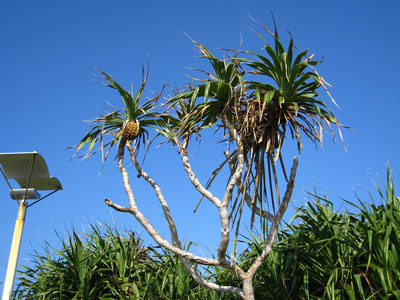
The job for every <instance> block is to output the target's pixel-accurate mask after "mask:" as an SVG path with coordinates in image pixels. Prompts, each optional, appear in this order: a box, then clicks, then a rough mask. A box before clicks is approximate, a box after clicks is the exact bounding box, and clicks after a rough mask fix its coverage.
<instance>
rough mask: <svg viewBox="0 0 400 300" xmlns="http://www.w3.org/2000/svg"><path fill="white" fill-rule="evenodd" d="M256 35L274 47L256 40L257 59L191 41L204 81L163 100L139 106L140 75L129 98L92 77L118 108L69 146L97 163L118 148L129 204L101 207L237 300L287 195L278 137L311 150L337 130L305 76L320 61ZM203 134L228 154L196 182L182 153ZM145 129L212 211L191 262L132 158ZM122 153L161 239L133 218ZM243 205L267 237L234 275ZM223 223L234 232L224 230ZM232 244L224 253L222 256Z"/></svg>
mask: <svg viewBox="0 0 400 300" xmlns="http://www.w3.org/2000/svg"><path fill="white" fill-rule="evenodd" d="M264 28H265V29H266V30H267V31H268V32H269V33H270V34H271V35H272V38H273V42H274V47H271V46H270V45H269V44H268V43H267V42H266V44H265V47H264V49H265V53H264V54H257V53H254V52H251V51H245V50H238V51H228V52H227V53H228V54H229V53H231V54H232V53H233V55H231V56H228V57H227V58H225V59H219V58H217V57H216V56H214V55H213V54H212V53H211V52H210V51H209V50H208V49H207V48H206V47H204V46H203V45H201V44H199V43H197V42H194V44H195V45H196V47H197V49H198V51H199V52H200V53H201V55H202V56H203V57H204V58H206V59H207V60H208V61H209V62H210V63H211V66H212V71H211V72H208V71H203V73H205V74H206V75H207V77H206V78H205V79H199V80H198V81H195V82H194V83H192V84H189V85H188V86H186V87H183V88H181V89H178V90H177V91H175V92H174V93H173V95H172V96H170V97H169V98H167V101H166V102H165V103H158V100H159V99H160V95H161V93H160V95H158V96H156V97H154V98H152V99H150V100H148V101H145V102H144V103H143V104H141V105H139V103H141V101H142V99H141V96H142V93H143V90H144V87H145V83H146V79H147V72H146V75H145V76H144V79H143V81H142V85H141V87H140V89H139V91H138V92H137V94H136V95H135V96H134V95H133V93H132V94H130V93H129V92H128V91H126V90H125V89H124V88H122V87H121V86H120V85H119V84H118V83H117V82H116V81H115V80H114V79H113V78H112V77H111V76H109V75H107V74H106V73H103V72H101V74H102V76H103V78H104V79H105V81H106V85H108V86H110V87H112V88H114V89H116V90H117V91H118V92H119V94H120V95H121V96H122V99H123V102H124V104H125V107H124V108H122V109H121V110H117V111H113V112H109V113H108V114H106V115H103V116H101V117H99V118H97V119H95V120H93V124H92V127H91V130H90V132H89V133H88V134H87V135H86V136H85V137H84V138H83V139H82V140H81V142H80V143H79V144H78V145H77V146H76V147H77V151H80V150H81V149H82V148H83V147H84V146H85V145H88V148H87V152H86V154H85V157H87V156H89V155H91V154H93V153H96V152H97V151H101V152H103V153H104V149H105V148H106V147H109V148H108V150H106V154H104V156H103V157H104V158H107V155H108V153H109V151H110V149H111V148H112V147H113V146H114V145H116V144H118V167H119V170H120V172H121V175H122V180H123V183H124V188H125V191H126V194H127V197H128V203H129V205H128V206H121V205H119V204H116V203H114V202H112V201H111V200H109V199H106V200H105V202H106V204H107V205H108V206H110V207H112V208H114V209H116V210H117V211H121V212H127V213H131V214H132V215H134V216H135V218H136V219H137V220H138V221H139V222H140V224H141V225H142V226H143V227H144V228H145V229H146V231H147V232H148V233H149V234H150V236H151V237H152V238H153V239H154V240H155V241H156V242H157V243H158V245H160V246H161V247H163V248H165V249H167V250H169V251H172V252H173V253H175V254H177V255H178V256H179V258H180V260H181V262H182V264H183V265H184V267H185V268H186V270H187V271H188V272H189V273H190V274H191V275H192V276H193V278H194V279H195V280H196V281H197V282H198V283H199V284H201V285H203V286H205V287H208V288H210V289H213V290H216V291H219V292H229V293H233V294H236V295H238V296H240V297H241V298H242V299H254V291H253V285H252V281H253V278H254V276H255V274H256V272H257V270H258V268H259V267H260V265H261V264H262V263H263V262H264V261H265V259H266V258H267V256H268V254H269V253H270V251H271V248H272V246H273V243H274V241H275V240H276V236H277V232H278V227H279V224H280V222H281V219H282V217H283V215H284V213H285V210H286V208H287V206H288V203H289V201H290V199H291V196H292V192H293V188H294V181H295V176H296V171H297V165H298V160H297V158H296V157H294V159H293V165H292V167H291V171H290V172H287V171H286V168H285V166H284V164H283V161H284V160H283V158H282V151H281V150H282V147H283V145H284V141H285V138H286V137H287V136H289V138H292V139H295V140H296V141H297V145H298V149H299V151H300V148H301V147H302V137H303V136H305V137H306V138H308V139H309V140H311V141H312V142H314V143H317V142H318V143H319V142H320V143H322V134H323V131H324V125H327V126H328V128H329V129H330V131H331V132H332V134H333V131H332V125H336V126H337V128H338V130H339V133H340V127H341V126H342V125H340V124H339V123H338V121H337V120H336V117H335V116H334V114H333V113H332V112H331V110H330V108H329V107H328V105H327V104H325V102H323V101H322V100H321V99H320V98H319V94H318V93H319V90H321V89H322V90H323V89H325V90H326V91H327V88H326V85H327V84H326V82H325V81H324V80H323V78H322V77H321V76H320V75H319V74H318V73H317V70H316V69H315V67H316V66H317V65H318V64H319V63H320V61H314V60H312V56H307V51H303V52H300V53H298V54H297V55H295V53H294V52H295V49H294V43H293V40H292V38H291V39H290V42H289V46H288V49H287V51H285V50H284V48H283V46H282V44H281V42H280V40H279V37H278V33H277V30H276V28H275V33H272V32H270V31H269V30H268V29H267V28H266V27H264ZM328 95H329V93H328ZM137 127H139V129H138V128H137ZM207 128H215V129H216V130H217V131H218V132H219V133H221V140H224V141H226V143H227V145H228V148H227V151H225V152H224V156H223V158H222V160H221V165H219V166H218V167H217V169H216V170H215V171H214V172H212V174H211V176H210V180H209V182H208V183H207V184H203V183H202V182H201V181H200V180H199V178H198V177H197V176H196V173H195V171H194V170H193V168H192V166H191V164H190V160H189V156H188V149H189V145H190V140H191V138H192V137H193V136H198V135H201V134H202V132H203V130H205V129H207ZM147 129H149V130H150V129H153V130H154V134H155V135H156V136H160V137H161V138H164V139H166V140H168V141H169V142H171V143H172V144H173V145H175V146H176V148H177V150H178V152H179V154H180V157H181V160H182V165H183V168H184V170H185V171H186V173H187V175H188V178H189V180H190V182H191V183H192V184H193V186H194V188H195V189H196V190H197V191H198V192H199V193H200V196H201V198H205V199H207V200H208V201H210V203H211V204H212V205H213V206H214V207H215V208H216V209H217V210H218V212H219V218H220V227H221V228H220V232H221V235H220V240H219V245H218V250H217V253H216V255H215V256H213V257H202V256H198V255H195V254H193V253H190V252H188V251H187V250H185V249H184V248H183V247H182V245H181V242H180V239H179V235H178V230H177V228H176V225H175V222H174V219H173V217H172V213H171V212H170V209H169V206H168V202H167V200H166V199H165V198H164V194H163V192H162V190H161V187H160V186H159V185H158V184H157V182H156V181H155V180H154V179H153V178H152V177H151V176H150V175H149V174H148V173H147V172H145V170H144V169H143V166H142V164H141V163H139V161H138V159H137V150H138V149H140V148H141V147H146V149H147V146H148V144H149V142H150V141H152V140H153V139H150V136H149V131H147ZM132 131H133V133H132ZM135 132H137V135H136V133H135ZM107 137H109V138H108V139H107ZM95 144H99V148H98V149H97V150H95V149H94V145H95ZM125 149H128V152H129V156H130V159H131V161H132V162H133V164H134V166H135V168H136V170H137V172H138V176H139V177H142V178H143V179H144V180H145V181H147V182H148V183H149V184H150V186H151V187H152V188H153V189H154V191H155V194H156V196H157V199H158V201H159V203H160V205H161V208H162V210H163V213H164V217H165V220H166V222H167V224H168V227H169V230H170V234H171V236H170V238H166V237H163V236H161V235H160V234H159V232H158V231H157V229H156V228H154V227H153V225H152V224H151V223H150V221H149V220H148V219H147V218H146V217H145V216H144V215H143V213H142V212H141V211H140V209H139V207H138V205H137V201H136V198H135V196H134V192H133V189H132V187H131V185H130V183H129V174H128V172H127V170H126V168H125V166H124V152H125ZM278 165H280V166H281V168H282V170H283V172H282V173H283V177H284V179H285V180H286V190H285V192H283V193H281V192H280V190H279V182H282V180H281V181H279V178H278V172H277V166H278ZM223 168H226V169H227V170H228V173H226V172H225V174H228V178H227V184H226V186H225V188H224V190H223V193H222V194H223V196H222V198H220V197H218V196H216V194H214V193H213V192H211V190H210V189H209V187H210V185H211V183H212V182H213V180H214V178H215V177H216V176H217V175H218V174H222V172H220V171H221V170H222V169H223ZM221 176H222V175H221ZM281 185H282V183H281ZM139 201H140V200H139ZM246 207H248V208H249V209H250V211H251V218H250V220H249V221H250V224H253V222H254V220H255V216H256V215H257V216H258V217H259V219H260V220H261V221H262V222H264V223H263V224H267V226H266V228H268V231H267V234H266V236H265V246H264V249H263V250H262V252H261V254H260V255H259V256H258V257H257V258H256V259H255V260H254V261H253V262H252V264H251V265H250V267H248V268H247V269H243V268H241V266H240V265H238V264H237V262H236V254H235V245H236V241H237V236H238V234H239V228H240V222H241V221H240V220H241V219H242V218H241V217H242V212H243V211H244V210H245V208H246ZM205 225H206V224H205ZM232 226H236V229H235V231H234V232H233V233H232V232H231V228H232ZM232 239H233V240H234V242H233V246H232V248H231V249H232V250H233V251H232V254H231V256H229V255H228V249H229V246H230V245H231V244H232V243H231V240H232ZM197 265H206V266H216V267H222V268H225V269H227V270H229V271H231V272H232V273H233V274H234V275H235V276H237V277H238V278H239V279H240V280H241V282H242V285H241V286H240V287H238V286H222V285H218V284H216V283H215V282H213V281H211V280H207V279H206V278H204V277H203V276H202V275H204V273H202V272H201V271H199V270H198V269H197V267H196V266H197Z"/></svg>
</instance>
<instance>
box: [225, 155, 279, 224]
mask: <svg viewBox="0 0 400 300" xmlns="http://www.w3.org/2000/svg"><path fill="white" fill-rule="evenodd" d="M224 155H225V157H226V158H227V159H229V157H230V156H229V153H228V151H225V152H224ZM229 168H230V170H231V173H233V171H234V170H233V168H234V162H233V157H231V158H230V159H229ZM236 186H237V188H238V189H239V188H240V182H238V183H236ZM240 193H242V194H243V193H244V201H245V202H246V204H247V206H248V207H249V208H250V209H253V204H252V203H251V202H252V199H251V197H250V196H249V194H247V192H246V191H244V190H243V188H241V189H240ZM255 213H256V214H257V215H258V216H260V217H262V218H266V219H267V220H268V221H270V222H273V221H274V218H275V217H274V215H273V214H271V213H270V212H268V211H266V210H262V209H260V208H259V207H257V206H256V207H255Z"/></svg>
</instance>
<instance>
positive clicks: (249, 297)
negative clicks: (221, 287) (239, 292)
mask: <svg viewBox="0 0 400 300" xmlns="http://www.w3.org/2000/svg"><path fill="white" fill-rule="evenodd" d="M252 279H253V278H248V279H245V280H243V296H242V299H243V300H255V298H254V289H253V280H252Z"/></svg>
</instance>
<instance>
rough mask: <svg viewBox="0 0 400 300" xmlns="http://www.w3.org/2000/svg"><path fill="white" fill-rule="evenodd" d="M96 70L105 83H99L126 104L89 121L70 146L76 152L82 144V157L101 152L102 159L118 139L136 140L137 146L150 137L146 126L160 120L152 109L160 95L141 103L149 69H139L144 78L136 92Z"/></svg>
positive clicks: (150, 125) (123, 140)
mask: <svg viewBox="0 0 400 300" xmlns="http://www.w3.org/2000/svg"><path fill="white" fill-rule="evenodd" d="M99 73H100V74H101V77H102V79H104V80H105V82H100V83H101V84H103V85H106V86H108V87H110V88H113V89H116V90H117V91H118V93H119V94H120V96H121V98H122V101H123V103H124V105H125V107H124V108H123V109H120V110H116V111H111V112H109V113H107V114H105V115H101V116H100V117H98V118H95V119H93V120H90V121H89V122H90V123H91V124H90V128H91V129H90V131H89V132H88V133H87V134H86V135H85V136H84V137H83V138H82V140H81V141H80V143H79V144H78V145H75V146H73V147H71V148H76V153H78V152H79V151H80V150H81V149H82V148H83V147H84V146H85V145H88V148H87V150H86V152H85V154H84V155H83V158H87V157H89V156H91V155H93V154H95V153H97V152H99V151H101V153H102V157H103V161H105V160H106V159H107V157H108V155H109V153H110V150H111V148H112V147H113V146H114V145H115V144H117V143H118V142H123V143H125V142H126V141H132V140H135V142H136V147H137V148H139V146H140V144H141V143H145V141H146V140H147V138H148V136H149V133H148V131H147V129H146V128H148V127H155V126H156V125H157V122H158V121H159V120H160V119H159V117H158V114H157V113H156V112H155V111H154V108H155V104H156V102H157V100H158V99H159V97H160V94H159V95H157V96H155V97H154V98H152V99H149V100H147V101H146V102H144V103H142V104H140V101H141V97H142V95H143V91H144V88H145V86H146V82H147V78H148V69H147V70H145V69H144V68H143V69H142V73H143V79H142V82H141V85H140V88H139V90H138V91H137V93H136V94H135V95H134V94H133V91H132V92H131V93H130V92H128V91H127V90H125V89H124V88H123V87H122V86H121V85H119V84H118V83H117V82H116V81H115V80H114V79H113V78H112V77H111V76H110V75H108V74H107V73H105V72H103V71H100V70H99ZM96 144H99V148H98V149H96V150H94V149H93V148H94V146H95V145H96ZM76 153H75V154H76Z"/></svg>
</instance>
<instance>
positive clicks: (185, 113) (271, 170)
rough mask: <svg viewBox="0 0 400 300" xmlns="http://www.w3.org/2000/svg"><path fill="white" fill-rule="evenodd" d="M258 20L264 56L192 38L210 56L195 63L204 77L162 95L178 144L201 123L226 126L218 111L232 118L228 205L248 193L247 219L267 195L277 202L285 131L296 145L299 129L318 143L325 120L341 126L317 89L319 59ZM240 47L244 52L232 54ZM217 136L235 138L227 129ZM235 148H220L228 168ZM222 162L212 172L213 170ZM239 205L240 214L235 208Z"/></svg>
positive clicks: (320, 84) (320, 82)
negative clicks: (221, 49) (234, 191)
mask: <svg viewBox="0 0 400 300" xmlns="http://www.w3.org/2000/svg"><path fill="white" fill-rule="evenodd" d="M264 28H265V29H266V30H267V31H268V32H269V33H270V34H271V35H272V37H273V41H274V48H273V47H272V46H270V45H269V44H268V43H267V42H266V44H265V46H264V49H265V51H266V56H264V55H261V54H257V53H254V52H251V51H239V50H238V51H234V53H235V55H234V56H233V57H230V58H228V59H223V60H222V59H219V58H217V57H215V56H214V55H213V54H212V53H211V52H210V51H209V50H208V49H207V48H206V47H205V46H203V45H201V44H199V43H197V42H194V43H195V45H196V46H197V48H198V50H199V52H200V53H201V54H202V55H203V57H204V58H206V59H208V60H209V62H210V63H211V66H212V72H208V71H201V72H203V73H205V74H207V78H206V79H204V80H199V83H197V84H196V83H194V84H191V85H189V86H188V87H186V88H183V89H182V90H181V91H178V92H177V94H176V95H175V96H174V97H172V98H171V99H170V101H169V105H171V107H173V108H175V111H176V118H175V119H174V118H172V117H171V120H172V119H173V121H170V122H169V123H170V124H171V125H172V126H170V127H173V129H174V130H173V131H174V132H175V133H176V136H177V137H179V138H181V140H182V145H186V144H187V143H188V140H189V138H190V135H191V134H194V133H196V134H200V131H201V130H202V129H205V128H209V127H211V126H217V128H220V127H222V128H223V129H225V130H226V124H225V123H226V122H225V121H224V118H225V117H226V118H227V119H228V120H230V122H232V124H233V125H234V127H235V129H236V130H237V132H238V133H239V135H240V137H241V140H242V142H243V151H244V155H245V157H246V167H245V170H244V172H243V176H242V183H241V185H240V186H239V188H238V197H236V200H235V201H234V203H233V204H232V206H233V209H235V208H236V207H243V203H244V201H245V200H244V199H245V197H246V196H245V195H246V194H249V195H250V196H251V209H252V211H253V217H252V222H253V220H254V215H255V214H256V213H259V211H260V210H262V208H263V206H265V202H266V200H267V199H269V203H270V204H272V209H273V211H274V212H275V207H278V206H279V204H280V201H281V195H280V191H279V185H278V175H277V170H276V164H277V163H280V164H281V167H282V170H283V174H284V176H285V178H286V180H287V175H286V173H287V172H286V169H285V167H284V164H283V159H282V156H281V149H282V146H283V143H284V140H285V138H286V137H287V136H288V135H289V136H290V137H292V138H293V139H295V140H296V141H297V146H298V150H299V151H300V149H301V148H302V136H303V135H304V136H305V137H306V138H307V139H309V140H310V141H312V142H313V143H321V144H322V142H323V133H324V125H326V126H327V127H328V128H329V130H330V132H331V133H332V136H333V137H334V132H333V130H332V125H335V126H336V127H337V128H338V131H339V134H340V136H341V132H340V128H341V127H342V126H343V125H341V124H339V123H338V121H337V119H336V117H335V115H334V114H333V113H332V111H331V109H330V108H329V106H328V105H327V104H326V103H325V102H324V101H323V100H321V98H320V97H319V93H320V90H321V89H322V90H323V91H326V92H327V94H328V96H329V97H330V93H329V91H328V89H327V86H328V84H327V83H326V82H325V80H324V79H323V78H322V77H321V76H320V75H319V74H318V72H317V70H316V66H317V65H318V64H320V63H321V61H316V60H312V57H313V56H314V55H311V56H307V51H302V52H300V53H298V54H297V55H295V50H294V42H293V39H292V38H291V39H290V42H289V46H288V49H287V51H285V50H284V48H283V46H282V44H281V42H280V40H279V36H278V32H277V30H276V29H275V33H272V32H271V31H269V30H268V29H267V28H266V27H264ZM264 40H265V39H264ZM240 54H242V55H246V56H248V57H249V58H244V57H239V55H240ZM331 99H332V98H331ZM332 101H333V99H332ZM333 102H334V101H333ZM177 107H179V109H177ZM182 108H184V109H182ZM224 137H225V138H227V139H228V140H229V141H231V142H234V138H233V137H232V136H230V133H229V132H228V131H227V130H226V135H225V136H224ZM175 142H176V141H175ZM236 151H237V150H235V151H234V153H231V154H230V155H229V156H227V160H226V161H225V162H223V163H222V165H224V164H225V163H226V162H227V161H230V162H231V163H233V166H232V169H234V167H235V166H236V158H237V157H236V155H237V153H236ZM278 159H279V161H278ZM222 165H221V166H222ZM221 166H220V167H218V168H217V170H216V171H214V172H213V177H215V176H216V174H217V173H218V172H219V170H220V169H221ZM213 177H211V178H210V183H211V182H212V180H213ZM239 194H242V196H241V197H239ZM240 199H241V204H240V205H238V201H239V200H240ZM263 202H264V203H263ZM257 204H258V207H257ZM238 212H239V215H238V218H239V219H240V215H241V213H242V209H239V211H238ZM238 226H239V225H238Z"/></svg>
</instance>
